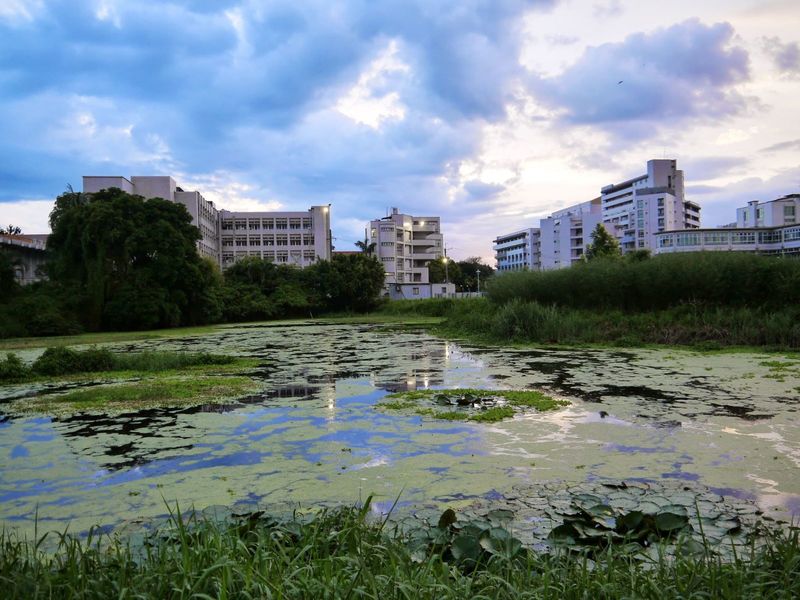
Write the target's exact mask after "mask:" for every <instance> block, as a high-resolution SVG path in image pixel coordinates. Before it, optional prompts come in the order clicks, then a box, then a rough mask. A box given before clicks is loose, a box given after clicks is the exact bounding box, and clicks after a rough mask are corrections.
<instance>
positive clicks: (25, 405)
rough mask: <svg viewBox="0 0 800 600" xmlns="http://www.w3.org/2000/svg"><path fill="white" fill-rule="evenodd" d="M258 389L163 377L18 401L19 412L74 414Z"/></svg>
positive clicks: (234, 380) (238, 382) (214, 379)
mask: <svg viewBox="0 0 800 600" xmlns="http://www.w3.org/2000/svg"><path fill="white" fill-rule="evenodd" d="M257 390H258V385H257V384H256V382H254V381H253V380H252V379H250V378H249V377H237V376H231V375H221V376H220V375H203V374H201V373H193V374H192V375H191V376H185V375H174V374H170V375H166V376H165V375H159V376H152V377H150V378H147V379H144V380H140V381H133V382H123V383H118V384H112V385H100V386H95V387H91V388H86V389H81V390H75V391H72V392H67V393H65V394H47V395H43V396H36V397H34V398H25V399H23V400H19V401H16V402H15V403H14V404H13V408H14V409H15V410H17V411H19V412H38V413H50V414H52V413H71V412H75V411H81V410H96V409H104V410H132V409H141V408H147V407H151V406H177V405H196V404H206V403H211V402H219V401H222V400H226V399H227V400H230V399H235V398H237V397H241V396H244V395H247V394H249V393H253V392H255V391H257Z"/></svg>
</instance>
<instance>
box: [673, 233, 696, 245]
mask: <svg viewBox="0 0 800 600" xmlns="http://www.w3.org/2000/svg"><path fill="white" fill-rule="evenodd" d="M677 238H678V239H677V245H678V246H699V245H700V234H699V233H679V234H677Z"/></svg>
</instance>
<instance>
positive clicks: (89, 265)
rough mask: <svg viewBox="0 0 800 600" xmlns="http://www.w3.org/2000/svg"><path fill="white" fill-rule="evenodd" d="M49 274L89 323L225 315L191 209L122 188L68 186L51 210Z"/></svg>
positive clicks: (151, 323)
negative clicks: (88, 191)
mask: <svg viewBox="0 0 800 600" xmlns="http://www.w3.org/2000/svg"><path fill="white" fill-rule="evenodd" d="M50 223H51V227H52V229H53V233H52V235H51V236H50V238H49V240H48V245H47V246H48V252H49V254H50V258H49V265H48V272H49V275H50V277H51V279H52V280H53V281H54V282H55V283H57V284H59V285H62V286H64V287H67V288H71V289H72V290H73V292H74V295H75V297H79V298H80V299H81V302H80V306H81V308H80V311H79V314H80V317H81V320H82V321H83V322H84V323H85V325H86V326H87V327H88V328H89V329H146V328H153V327H173V326H177V325H192V324H196V323H204V322H208V321H210V320H213V319H214V317H215V316H217V317H218V316H219V296H218V293H216V292H215V291H214V290H213V289H212V288H214V286H218V285H219V278H218V276H215V275H214V272H213V268H212V266H211V265H209V264H208V263H207V262H206V261H204V260H203V259H202V258H201V257H200V256H199V255H198V253H197V250H196V242H197V240H198V239H200V232H199V230H198V229H197V228H196V227H195V226H193V225H192V222H191V216H190V215H189V213H188V212H187V211H186V208H185V207H184V206H183V205H181V204H177V203H174V202H169V201H167V200H164V199H162V198H152V199H148V200H145V199H144V198H142V197H141V196H135V195H131V194H128V193H126V192H123V191H122V190H119V189H117V188H111V189H108V190H102V191H100V192H97V193H95V194H80V193H76V192H73V191H71V190H68V191H67V192H66V193H65V194H62V195H61V196H59V197H58V198H57V199H56V204H55V207H54V209H53V211H52V213H51V214H50Z"/></svg>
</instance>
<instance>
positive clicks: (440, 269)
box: [428, 258, 461, 283]
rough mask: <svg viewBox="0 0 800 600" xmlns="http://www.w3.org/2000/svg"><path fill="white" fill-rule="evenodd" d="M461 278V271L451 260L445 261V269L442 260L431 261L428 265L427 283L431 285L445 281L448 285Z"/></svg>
mask: <svg viewBox="0 0 800 600" xmlns="http://www.w3.org/2000/svg"><path fill="white" fill-rule="evenodd" d="M460 277H461V271H460V269H459V266H458V263H456V262H454V261H453V259H451V258H448V259H447V268H446V269H445V261H443V260H441V259H440V260H432V261H431V262H429V263H428V281H430V282H431V283H445V280H447V282H449V283H453V282H454V281H457V280H458V279H459V278H460Z"/></svg>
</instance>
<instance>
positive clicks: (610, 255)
mask: <svg viewBox="0 0 800 600" xmlns="http://www.w3.org/2000/svg"><path fill="white" fill-rule="evenodd" d="M621 256H622V252H621V251H620V249H619V242H618V241H617V238H615V237H614V236H613V235H611V234H610V233H609V232H608V229H606V228H605V227H603V224H602V223H598V224H597V227H595V228H594V231H592V243H591V244H589V245H588V246H587V247H586V260H596V259H616V258H620V257H621Z"/></svg>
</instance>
